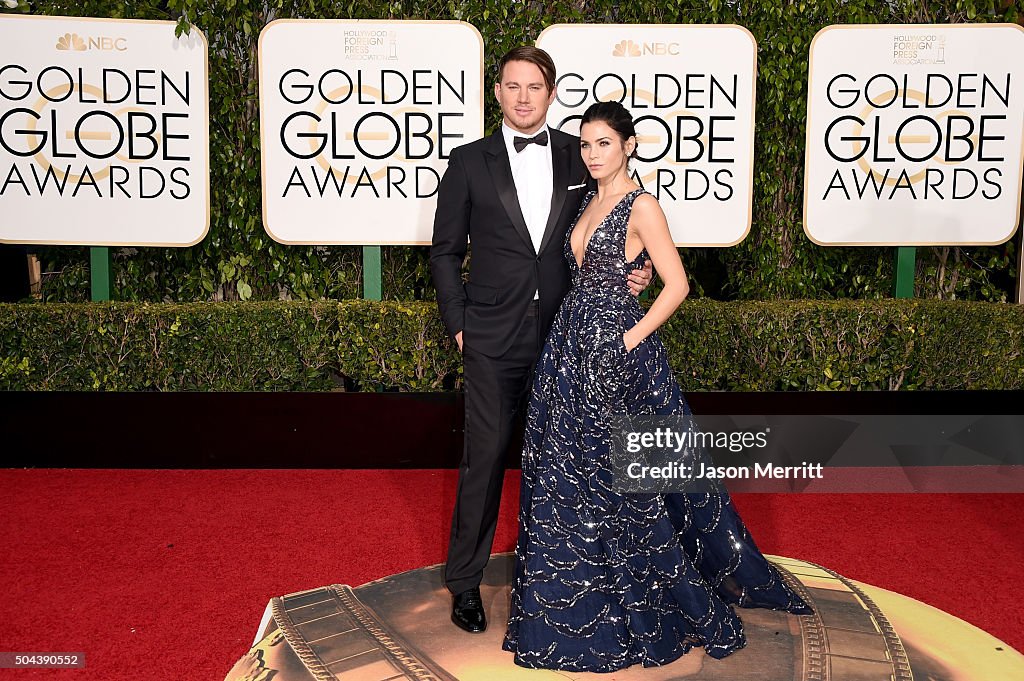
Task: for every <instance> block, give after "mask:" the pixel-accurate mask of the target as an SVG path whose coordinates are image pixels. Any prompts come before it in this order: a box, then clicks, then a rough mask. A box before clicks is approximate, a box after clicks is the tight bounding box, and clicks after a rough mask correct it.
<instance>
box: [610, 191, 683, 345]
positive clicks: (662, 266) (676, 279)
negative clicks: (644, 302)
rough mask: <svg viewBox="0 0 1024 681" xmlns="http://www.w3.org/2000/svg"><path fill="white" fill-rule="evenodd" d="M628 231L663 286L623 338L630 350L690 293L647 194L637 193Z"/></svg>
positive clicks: (665, 226)
mask: <svg viewBox="0 0 1024 681" xmlns="http://www.w3.org/2000/svg"><path fill="white" fill-rule="evenodd" d="M629 230H631V231H633V233H634V234H636V235H637V236H638V237H640V241H641V243H643V246H644V248H646V249H647V252H648V253H649V254H650V256H651V261H652V262H653V263H654V269H656V270H657V271H658V274H659V275H660V276H661V279H662V281H664V282H665V287H664V288H663V289H662V290H661V293H659V294H658V297H657V298H655V299H654V303H653V304H651V308H650V309H649V310H648V311H647V314H645V315H644V316H643V318H642V319H640V321H638V322H637V323H636V326H634V327H633V328H632V329H629V330H628V331H626V333H625V334H624V335H623V337H622V342H623V343H625V344H626V350H632V349H633V348H635V347H636V346H638V345H640V343H642V342H643V340H644V339H645V338H647V337H648V336H650V335H651V334H652V333H654V332H655V331H657V330H658V327H659V326H661V325H662V324H664V323H665V320H667V319H668V318H669V317H671V316H672V313H673V312H675V311H676V308H677V307H679V304H680V303H682V302H683V300H685V299H686V295H687V294H688V293H689V292H690V285H689V284H688V283H687V281H686V271H685V270H683V261H682V260H680V259H679V251H677V250H676V245H675V243H674V242H673V241H672V234H671V233H670V232H669V230H668V221H666V220H665V213H664V212H662V210H661V206H660V205H659V204H658V200H657V199H655V198H654V197H653V196H651V195H650V194H641V195H640V196H638V197H637V198H636V201H634V202H633V212H632V214H631V215H630V218H629ZM627 240H628V239H627Z"/></svg>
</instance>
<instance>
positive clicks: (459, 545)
mask: <svg viewBox="0 0 1024 681" xmlns="http://www.w3.org/2000/svg"><path fill="white" fill-rule="evenodd" d="M548 132H549V136H550V137H549V140H550V142H549V145H550V153H551V180H552V192H551V208H550V211H549V213H548V217H547V223H546V225H545V228H544V233H543V237H542V238H541V240H540V246H539V248H535V247H534V240H533V239H532V238H531V235H530V232H529V229H528V227H527V223H526V220H525V219H524V217H523V212H522V209H521V208H520V201H519V196H518V194H517V191H516V184H515V182H514V180H513V174H512V169H511V165H510V162H509V151H508V150H507V147H506V142H505V138H504V135H503V133H502V132H501V131H499V132H496V133H495V134H493V135H489V136H487V137H485V138H483V139H481V140H478V141H476V142H472V143H470V144H467V145H464V146H461V147H459V148H457V149H455V150H454V151H453V152H452V155H451V158H450V159H449V161H448V169H447V170H446V171H445V174H444V177H443V178H442V179H441V183H440V187H439V189H438V198H437V211H436V213H435V217H434V234H433V241H432V245H431V249H430V267H431V273H432V275H433V279H434V286H435V288H436V289H437V301H438V307H439V308H440V313H441V317H442V318H443V320H444V324H445V327H446V328H447V330H448V333H450V334H451V335H452V336H454V335H455V334H457V333H458V332H459V331H462V332H463V335H462V340H463V363H464V367H463V377H464V385H465V408H466V417H465V447H464V450H463V456H462V462H461V465H460V466H459V483H458V490H457V493H456V501H455V509H454V512H453V514H452V528H451V541H450V544H449V549H448V560H447V565H446V569H445V583H446V585H447V586H448V589H449V590H450V591H451V592H452V593H454V594H458V593H460V592H463V591H465V590H467V589H470V588H473V587H476V586H478V585H479V584H480V580H481V578H482V576H483V570H484V567H485V566H486V565H487V559H488V557H489V556H490V552H491V544H492V542H493V539H494V530H495V526H496V524H497V519H498V504H499V502H500V500H501V488H502V481H503V478H504V468H505V458H504V457H505V452H506V449H507V448H508V445H509V441H510V440H511V439H512V436H513V430H514V428H515V423H516V421H515V415H516V412H517V411H518V410H519V409H521V407H522V405H523V403H524V402H525V397H526V395H527V393H528V390H529V386H530V381H531V377H532V373H533V369H534V365H535V364H536V362H537V359H538V357H539V356H540V351H541V347H542V344H543V340H544V338H545V336H546V335H547V332H548V329H549V328H550V326H551V323H552V321H553V319H554V316H555V313H556V311H557V310H558V306H559V304H560V303H561V301H562V298H563V297H564V296H565V294H566V292H567V291H568V288H569V271H568V265H567V263H566V261H565V258H564V256H563V253H562V244H563V242H564V240H565V236H566V233H567V230H568V229H569V226H570V225H571V224H572V222H573V220H574V218H575V217H576V214H577V211H578V209H579V206H580V201H581V200H582V197H583V195H584V193H585V192H586V187H585V185H586V183H588V181H589V174H588V173H587V169H586V166H585V165H584V163H583V161H582V159H581V158H580V153H579V139H578V138H576V137H573V136H572V135H568V134H566V133H563V132H561V131H558V130H554V129H549V130H548ZM467 237H468V239H469V240H470V242H471V244H472V246H471V249H472V257H471V259H470V264H469V277H468V281H466V282H465V283H463V279H462V264H463V260H464V258H465V255H466V248H467V246H466V240H467ZM535 297H536V300H535Z"/></svg>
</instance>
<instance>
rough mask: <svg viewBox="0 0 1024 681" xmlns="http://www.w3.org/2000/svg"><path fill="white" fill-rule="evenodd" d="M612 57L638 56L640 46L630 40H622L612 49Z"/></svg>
mask: <svg viewBox="0 0 1024 681" xmlns="http://www.w3.org/2000/svg"><path fill="white" fill-rule="evenodd" d="M612 56H613V57H639V56H640V46H639V45H637V44H636V43H634V42H633V41H632V40H622V41H620V42H618V43H617V44H616V45H615V48H614V49H613V50H612Z"/></svg>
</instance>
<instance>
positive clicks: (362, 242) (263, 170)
mask: <svg viewBox="0 0 1024 681" xmlns="http://www.w3.org/2000/svg"><path fill="white" fill-rule="evenodd" d="M278 24H318V25H324V24H340V25H353V26H356V25H358V26H388V25H398V26H409V25H446V26H451V25H458V26H466V27H467V28H470V29H472V32H473V35H475V36H476V39H477V42H478V44H479V47H480V52H479V54H480V57H479V60H480V102H479V104H480V131H479V134H478V135H477V139H479V138H480V137H483V136H484V116H483V113H484V69H483V64H484V39H483V36H482V35H480V30H479V29H478V28H477V27H476V26H474V25H473V24H471V23H469V22H468V21H457V20H454V19H450V20H441V19H438V20H429V19H383V20H379V21H378V20H375V19H275V20H274V21H271V22H270V23H269V24H267V25H266V26H264V27H263V30H262V31H260V39H259V46H258V49H257V71H258V72H259V107H260V190H261V191H262V202H263V215H262V219H263V229H264V231H266V233H267V235H268V236H269V237H270V238H271V239H273V240H274V241H276V242H277V243H279V244H285V245H286V246H429V245H430V244H431V242H430V241H385V240H367V239H359V240H355V241H350V240H345V241H289V240H287V239H282V238H281V237H279V236H277V235H275V234H274V232H273V231H272V230H271V229H270V221H269V220H268V219H267V155H266V153H265V151H266V148H267V146H266V144H265V140H264V135H265V133H266V129H267V125H266V120H265V108H264V106H263V93H264V92H265V91H266V87H265V85H264V82H263V81H264V78H263V77H264V70H263V64H264V60H263V39H264V38H265V37H266V35H267V32H268V31H269V30H270V29H271V28H272V27H273V26H277V25H278ZM421 200H422V199H421Z"/></svg>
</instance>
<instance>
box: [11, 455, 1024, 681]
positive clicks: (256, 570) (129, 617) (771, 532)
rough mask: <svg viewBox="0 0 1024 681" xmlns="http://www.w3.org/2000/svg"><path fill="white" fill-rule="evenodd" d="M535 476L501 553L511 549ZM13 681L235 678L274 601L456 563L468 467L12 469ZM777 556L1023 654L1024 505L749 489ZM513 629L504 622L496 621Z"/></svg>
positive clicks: (748, 511) (755, 529)
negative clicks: (935, 613)
mask: <svg viewBox="0 0 1024 681" xmlns="http://www.w3.org/2000/svg"><path fill="white" fill-rule="evenodd" d="M518 481H519V476H518V473H517V472H516V473H510V475H509V476H508V479H507V481H506V488H505V500H504V505H503V509H502V519H501V523H500V526H499V528H498V534H497V539H496V542H495V551H507V550H510V549H511V548H512V545H513V541H514V533H515V510H516V503H517V501H516V496H515V490H516V485H517V484H518ZM0 490H2V498H3V509H2V513H3V518H4V520H3V523H4V524H3V530H4V539H3V543H4V551H3V557H2V559H0V566H2V574H3V576H4V582H5V587H6V588H5V591H6V592H7V593H8V595H7V597H5V598H3V599H2V600H0V618H2V621H3V623H4V627H3V635H2V639H0V650H2V651H36V652H85V654H86V661H87V668H86V669H85V670H60V671H57V670H52V669H49V670H32V671H30V670H17V671H14V670H4V671H2V672H0V676H2V678H5V679H6V678H45V679H57V680H60V679H79V680H80V679H111V680H115V679H116V680H120V679H133V680H148V679H154V680H156V679H167V678H207V679H220V678H223V677H224V675H225V674H226V673H227V671H228V670H229V669H230V668H231V666H232V664H233V663H234V662H235V660H236V659H237V658H238V657H240V656H241V655H242V654H243V653H244V652H245V651H246V650H247V649H248V647H249V645H250V643H251V641H252V638H253V636H254V635H255V631H256V627H257V624H258V623H259V619H260V616H261V615H262V613H263V608H264V606H265V605H266V603H267V600H268V599H269V598H271V597H272V596H277V595H281V594H285V593H290V592H294V591H300V590H303V589H307V588H311V587H315V586H321V585H324V584H330V583H347V584H351V585H358V584H361V583H363V582H366V581H368V580H372V579H376V578H379V577H383V576H385V575H389V574H393V573H396V572H401V571H403V570H409V569H412V568H416V567H420V566H423V565H428V564H432V563H439V562H443V560H444V552H445V547H446V544H447V532H448V516H449V513H450V510H451V507H452V503H453V497H454V492H455V472H454V471H81V470H71V471H67V470H63V471H51V470H4V471H0ZM736 503H737V505H738V506H739V508H740V511H741V512H742V514H743V516H744V519H745V520H746V521H747V524H748V525H749V527H750V529H751V532H752V533H753V534H754V536H755V537H756V538H757V541H758V544H759V546H760V548H761V549H762V550H763V551H765V552H766V553H776V554H782V555H787V556H792V557H794V558H801V559H804V560H810V561H813V562H816V563H820V564H822V565H825V566H827V567H830V568H832V569H834V570H836V571H837V572H839V573H840V574H842V575H845V576H847V577H851V578H853V579H857V580H861V581H864V582H868V583H871V584H875V585H877V586H881V587H884V588H886V589H890V590H893V591H898V592H900V593H903V594H906V595H908V596H911V597H913V598H917V599H919V600H922V601H924V602H926V603H929V604H931V605H934V606H936V607H938V608H940V609H942V610H945V611H947V612H949V613H952V614H954V615H956V616H957V617H960V618H962V619H964V620H966V621H968V622H970V623H972V624H974V625H976V626H978V627H980V628H982V629H984V630H986V631H988V632H990V633H992V634H993V635H995V636H997V637H999V638H1001V639H1003V640H1004V641H1005V642H1007V643H1009V644H1010V645H1012V646H1013V647H1015V648H1017V649H1018V650H1024V607H1022V605H1021V598H1020V585H1021V583H1022V582H1024V533H1022V532H1021V531H1020V528H1021V527H1024V495H1019V494H1018V495H1011V494H1003V495H982V494H865V495H851V494H846V495H821V494H804V495H798V494H779V495H766V494H747V495H740V496H738V497H737V498H736ZM497 624H498V625H500V623H497Z"/></svg>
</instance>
